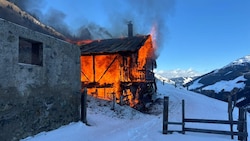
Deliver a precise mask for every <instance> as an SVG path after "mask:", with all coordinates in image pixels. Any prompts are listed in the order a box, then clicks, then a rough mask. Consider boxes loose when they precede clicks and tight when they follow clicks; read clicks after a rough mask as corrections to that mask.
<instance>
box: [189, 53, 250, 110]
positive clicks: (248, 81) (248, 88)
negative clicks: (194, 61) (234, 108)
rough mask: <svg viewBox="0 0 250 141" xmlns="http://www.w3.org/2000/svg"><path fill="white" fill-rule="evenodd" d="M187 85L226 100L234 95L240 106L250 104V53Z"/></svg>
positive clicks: (191, 88)
mask: <svg viewBox="0 0 250 141" xmlns="http://www.w3.org/2000/svg"><path fill="white" fill-rule="evenodd" d="M186 86H187V87H188V89H189V90H192V91H196V92H199V93H202V94H204V95H207V96H210V97H213V98H217V99H220V100H224V101H227V100H228V96H229V95H234V97H235V99H238V101H237V104H238V106H246V105H248V104H250V94H249V93H250V55H247V56H245V57H242V58H240V59H237V60H235V61H233V62H231V63H229V64H228V65H226V66H224V67H223V68H221V69H217V70H214V71H212V72H210V73H207V74H205V75H203V76H200V77H198V78H196V79H194V80H193V81H191V82H189V83H187V85H186Z"/></svg>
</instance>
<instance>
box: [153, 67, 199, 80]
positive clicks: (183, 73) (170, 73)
mask: <svg viewBox="0 0 250 141" xmlns="http://www.w3.org/2000/svg"><path fill="white" fill-rule="evenodd" d="M154 72H155V73H156V74H159V75H161V76H164V77H167V78H177V77H193V76H200V75H202V74H201V73H199V72H198V71H195V70H193V69H192V68H189V69H187V70H182V69H175V70H154Z"/></svg>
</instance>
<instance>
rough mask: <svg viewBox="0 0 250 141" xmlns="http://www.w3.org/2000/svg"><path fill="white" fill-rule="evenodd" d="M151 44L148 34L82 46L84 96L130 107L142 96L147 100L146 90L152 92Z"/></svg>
mask: <svg viewBox="0 0 250 141" xmlns="http://www.w3.org/2000/svg"><path fill="white" fill-rule="evenodd" d="M81 43H86V42H81ZM81 43H79V44H81ZM153 44H154V43H153V40H152V35H147V36H133V37H128V38H122V39H121V38H117V39H108V40H100V41H91V42H89V43H87V44H86V45H82V46H81V53H82V55H81V81H82V87H87V88H88V94H89V95H92V96H94V97H97V98H101V99H105V100H112V99H113V98H114V97H115V98H116V99H115V101H116V102H117V103H121V104H122V103H124V104H128V105H130V106H131V107H133V106H135V105H136V104H138V103H139V102H140V103H142V100H143V99H145V97H147V96H148V97H151V91H149V90H151V89H156V85H155V79H154V74H153V69H154V68H155V67H156V62H155V48H154V47H153ZM149 99H150V98H149ZM144 104H145V103H144Z"/></svg>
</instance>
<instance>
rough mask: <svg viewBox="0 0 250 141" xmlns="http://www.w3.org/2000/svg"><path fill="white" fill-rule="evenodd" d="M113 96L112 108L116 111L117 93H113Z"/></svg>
mask: <svg viewBox="0 0 250 141" xmlns="http://www.w3.org/2000/svg"><path fill="white" fill-rule="evenodd" d="M112 96H113V99H112V100H113V106H112V108H111V110H115V103H116V97H115V92H112Z"/></svg>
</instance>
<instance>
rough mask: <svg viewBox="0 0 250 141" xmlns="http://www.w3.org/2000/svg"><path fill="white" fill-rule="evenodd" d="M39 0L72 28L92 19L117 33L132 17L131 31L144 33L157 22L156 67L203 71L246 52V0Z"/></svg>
mask: <svg viewBox="0 0 250 141" xmlns="http://www.w3.org/2000/svg"><path fill="white" fill-rule="evenodd" d="M41 5H43V12H44V13H46V12H48V10H49V9H51V8H53V9H57V10H60V11H62V12H63V13H64V14H65V17H64V18H63V21H64V22H65V23H66V24H67V25H68V26H69V27H70V30H72V31H76V30H77V28H78V27H80V26H81V25H84V24H88V23H95V24H97V25H99V26H101V27H105V28H106V29H107V30H108V31H110V32H111V33H113V34H116V33H115V32H117V31H121V32H124V31H126V30H127V29H126V28H127V27H126V24H125V23H126V21H128V20H132V21H133V23H134V28H135V33H139V34H148V33H149V32H150V30H151V28H152V25H153V24H154V23H157V25H158V28H157V29H158V32H159V34H158V36H157V38H156V39H157V40H159V42H160V43H159V47H158V48H159V50H158V52H159V53H160V54H159V57H158V59H157V63H158V68H157V71H162V72H164V71H173V70H186V71H189V72H190V71H194V72H196V73H199V74H203V73H207V72H209V71H212V70H214V69H218V68H221V67H223V66H225V65H227V64H228V63H230V62H231V61H234V60H236V59H238V58H240V57H243V56H246V55H249V54H250V1H249V0H148V1H146V0H144V1H143V0H134V1H132V0H88V1H87V0H85V1H84V0H74V1H72V0H64V1H61V0H53V1H51V0H46V1H44V2H43V3H41ZM117 35H118V36H119V34H117ZM184 72H185V71H184Z"/></svg>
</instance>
